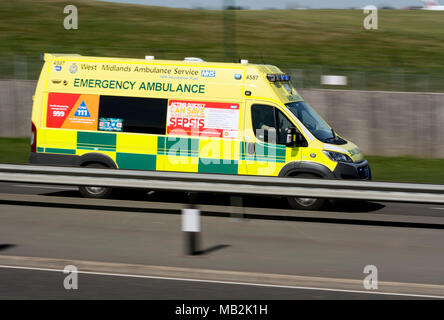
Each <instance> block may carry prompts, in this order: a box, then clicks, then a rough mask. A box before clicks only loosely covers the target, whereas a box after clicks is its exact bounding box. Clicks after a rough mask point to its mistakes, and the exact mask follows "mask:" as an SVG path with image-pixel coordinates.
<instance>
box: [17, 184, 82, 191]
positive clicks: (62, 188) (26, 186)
mask: <svg viewBox="0 0 444 320" xmlns="http://www.w3.org/2000/svg"><path fill="white" fill-rule="evenodd" d="M12 186H13V187H19V188H38V189H57V190H77V188H76V187H55V186H45V185H43V186H42V185H35V184H14V185H12Z"/></svg>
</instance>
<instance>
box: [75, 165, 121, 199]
mask: <svg viewBox="0 0 444 320" xmlns="http://www.w3.org/2000/svg"><path fill="white" fill-rule="evenodd" d="M85 168H101V169H106V168H108V167H107V166H105V165H103V164H101V163H90V164H88V165H86V166H85ZM79 190H80V193H81V194H82V196H84V197H85V198H96V199H106V198H109V197H110V196H111V193H112V192H113V189H112V188H107V187H84V186H82V187H79Z"/></svg>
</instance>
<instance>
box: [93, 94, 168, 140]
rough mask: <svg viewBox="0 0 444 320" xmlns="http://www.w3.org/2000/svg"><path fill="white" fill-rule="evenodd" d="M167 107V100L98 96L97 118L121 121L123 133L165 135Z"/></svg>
mask: <svg viewBox="0 0 444 320" xmlns="http://www.w3.org/2000/svg"><path fill="white" fill-rule="evenodd" d="M167 106H168V100H167V99H153V98H138V97H118V96H100V103H99V118H104V119H121V121H122V129H121V131H123V132H134V133H149V134H165V131H166V116H167ZM98 130H102V129H101V127H99V128H98Z"/></svg>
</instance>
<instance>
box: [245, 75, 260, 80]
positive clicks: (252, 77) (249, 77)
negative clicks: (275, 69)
mask: <svg viewBox="0 0 444 320" xmlns="http://www.w3.org/2000/svg"><path fill="white" fill-rule="evenodd" d="M257 79H259V76H258V75H257V74H247V80H257Z"/></svg>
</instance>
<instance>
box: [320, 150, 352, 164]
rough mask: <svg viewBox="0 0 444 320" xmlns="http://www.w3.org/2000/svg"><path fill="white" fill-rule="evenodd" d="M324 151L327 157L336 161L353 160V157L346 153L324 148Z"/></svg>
mask: <svg viewBox="0 0 444 320" xmlns="http://www.w3.org/2000/svg"><path fill="white" fill-rule="evenodd" d="M322 152H324V154H325V155H326V156H327V157H329V158H330V160H332V161H336V162H353V160H352V158H350V157H349V156H348V155H346V154H345V153H341V152H334V151H328V150H323V151H322Z"/></svg>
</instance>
